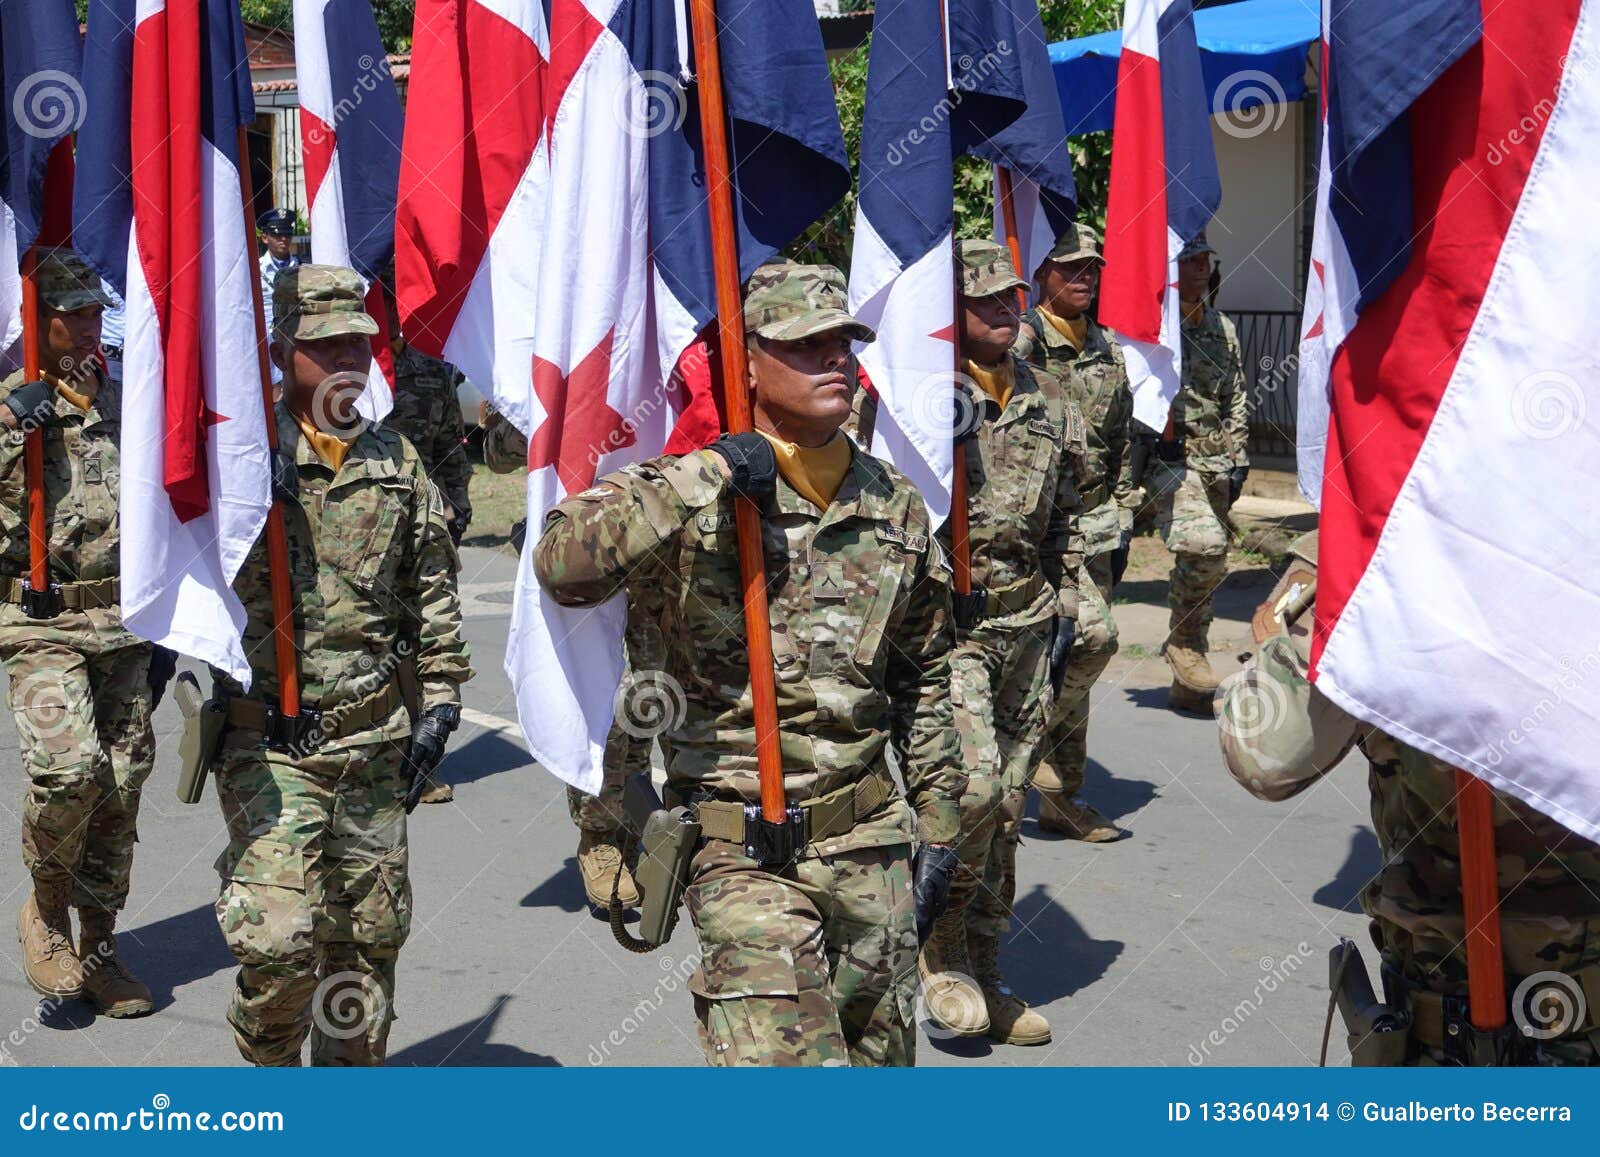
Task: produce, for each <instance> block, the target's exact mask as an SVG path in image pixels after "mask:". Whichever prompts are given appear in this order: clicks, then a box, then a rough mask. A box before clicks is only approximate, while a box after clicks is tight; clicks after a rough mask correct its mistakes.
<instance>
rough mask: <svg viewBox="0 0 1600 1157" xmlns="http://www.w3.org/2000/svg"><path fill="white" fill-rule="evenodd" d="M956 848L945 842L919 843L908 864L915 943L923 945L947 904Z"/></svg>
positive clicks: (954, 866)
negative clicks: (915, 933)
mask: <svg viewBox="0 0 1600 1157" xmlns="http://www.w3.org/2000/svg"><path fill="white" fill-rule="evenodd" d="M957 862H958V861H957V857H956V850H955V849H954V848H952V847H950V846H948V845H946V844H923V845H922V846H921V847H920V848H918V849H917V855H916V858H915V859H914V860H913V861H912V864H911V880H912V883H911V899H912V902H913V903H915V904H916V908H917V943H918V944H926V943H927V942H928V937H929V936H930V935H932V934H933V922H934V921H935V920H937V919H938V918H939V917H940V916H943V915H944V910H945V908H946V906H947V905H948V904H949V903H950V878H951V877H952V876H954V875H955V874H956V864H957Z"/></svg>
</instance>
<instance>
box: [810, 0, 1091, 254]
mask: <svg viewBox="0 0 1600 1157" xmlns="http://www.w3.org/2000/svg"><path fill="white" fill-rule="evenodd" d="M1039 16H1040V18H1041V20H1042V21H1043V23H1044V31H1045V37H1046V39H1047V40H1049V41H1051V42H1054V41H1057V40H1064V39H1068V38H1070V37H1076V36H1088V35H1090V34H1092V33H1095V32H1104V31H1106V30H1107V29H1110V28H1116V27H1118V26H1119V25H1120V24H1121V21H1122V0H1039ZM870 43H871V42H870V38H869V40H868V41H867V42H866V43H863V44H862V45H861V46H860V47H858V48H857V49H855V51H853V52H851V53H849V54H848V55H846V56H842V57H839V58H838V59H836V60H834V61H833V63H832V66H831V68H832V73H833V90H834V98H835V100H836V101H837V102H838V105H839V123H840V125H841V126H842V127H843V129H844V145H845V151H846V153H848V155H849V157H850V169H851V174H852V182H851V187H850V191H849V192H848V193H846V194H845V196H844V198H843V199H842V200H841V201H840V202H839V204H838V205H836V206H835V207H834V208H833V210H832V211H831V212H830V213H828V215H827V216H826V217H824V218H823V219H822V220H821V221H818V222H817V223H816V224H815V225H813V226H812V227H811V228H810V229H808V230H807V231H806V232H805V234H804V235H803V236H801V237H800V239H799V240H797V241H796V242H795V243H794V244H793V245H791V246H790V247H789V250H788V256H790V257H793V258H794V259H795V260H797V261H813V262H826V263H828V264H831V265H837V266H839V267H840V268H841V269H848V268H849V263H850V236H851V230H852V229H853V227H854V223H855V215H856V186H855V182H854V174H855V172H856V169H857V168H858V166H859V163H860V158H861V116H862V112H863V108H864V104H865V97H866V88H867V55H868V49H869V46H870ZM1072 164H1073V172H1074V176H1075V178H1076V180H1077V184H1078V217H1079V219H1080V220H1083V221H1087V222H1089V223H1090V224H1092V225H1094V227H1095V228H1097V229H1100V230H1102V231H1103V230H1104V228H1105V215H1106V192H1107V189H1108V187H1109V185H1110V180H1111V134H1110V133H1091V134H1088V135H1086V136H1081V137H1075V138H1073V141H1072ZM952 180H953V181H954V186H955V207H956V235H957V236H959V237H987V236H989V234H990V231H991V230H992V229H993V224H992V222H993V220H994V180H993V177H992V175H991V171H990V167H989V165H988V164H987V163H986V162H984V161H980V160H978V159H977V158H976V157H962V158H961V159H960V160H958V161H957V162H956V165H955V172H954V173H953V174H952Z"/></svg>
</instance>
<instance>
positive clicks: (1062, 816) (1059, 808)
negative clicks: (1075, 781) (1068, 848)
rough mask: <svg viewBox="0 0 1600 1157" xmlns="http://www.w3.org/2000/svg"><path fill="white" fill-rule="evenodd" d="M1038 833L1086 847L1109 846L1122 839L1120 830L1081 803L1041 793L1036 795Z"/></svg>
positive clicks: (1049, 793)
mask: <svg viewBox="0 0 1600 1157" xmlns="http://www.w3.org/2000/svg"><path fill="white" fill-rule="evenodd" d="M1039 830H1040V831H1046V832H1056V833H1058V834H1060V835H1063V836H1066V837H1067V838H1068V839H1073V840H1082V841H1083V842H1084V843H1086V844H1109V843H1111V842H1112V841H1113V840H1118V839H1121V838H1122V829H1121V828H1119V827H1117V825H1116V824H1114V823H1112V822H1111V821H1110V820H1108V819H1107V818H1106V817H1105V816H1103V815H1101V814H1100V813H1099V812H1098V811H1096V810H1095V809H1094V808H1092V807H1090V806H1089V805H1088V804H1086V803H1084V802H1083V801H1082V800H1077V799H1072V798H1071V797H1069V796H1066V795H1057V794H1055V793H1053V792H1045V791H1041V792H1040V793H1039Z"/></svg>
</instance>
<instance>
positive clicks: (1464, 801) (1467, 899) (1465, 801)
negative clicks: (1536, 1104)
mask: <svg viewBox="0 0 1600 1157" xmlns="http://www.w3.org/2000/svg"><path fill="white" fill-rule="evenodd" d="M1455 774H1456V838H1457V840H1458V842H1459V845H1460V850H1461V913H1462V915H1463V916H1464V917H1465V918H1466V928H1467V1004H1468V1009H1469V1011H1470V1014H1471V1016H1472V1027H1473V1028H1476V1029H1478V1030H1479V1031H1481V1032H1493V1031H1494V1030H1496V1029H1500V1028H1504V1027H1505V1023H1506V965H1505V953H1504V952H1503V950H1502V947H1501V939H1500V867H1499V857H1498V856H1497V855H1496V853H1495V846H1494V793H1493V791H1492V790H1491V789H1490V787H1489V785H1488V784H1487V783H1485V782H1484V781H1483V780H1481V779H1479V778H1478V777H1477V776H1475V775H1469V774H1467V773H1466V772H1464V771H1462V770H1461V769H1460V768H1457V769H1456V773H1455Z"/></svg>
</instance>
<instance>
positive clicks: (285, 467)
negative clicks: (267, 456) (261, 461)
mask: <svg viewBox="0 0 1600 1157" xmlns="http://www.w3.org/2000/svg"><path fill="white" fill-rule="evenodd" d="M272 499H273V501H274V502H286V503H289V504H291V505H293V504H296V503H298V502H299V501H300V469H299V467H297V466H296V465H295V464H294V459H293V458H291V457H290V456H289V452H288V451H287V450H274V451H273V452H272Z"/></svg>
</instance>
